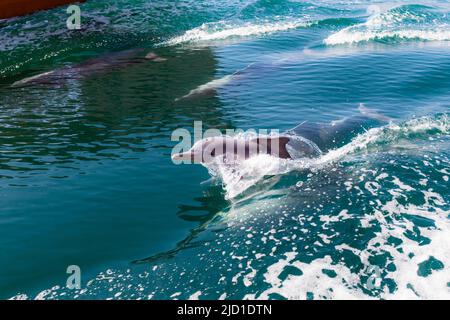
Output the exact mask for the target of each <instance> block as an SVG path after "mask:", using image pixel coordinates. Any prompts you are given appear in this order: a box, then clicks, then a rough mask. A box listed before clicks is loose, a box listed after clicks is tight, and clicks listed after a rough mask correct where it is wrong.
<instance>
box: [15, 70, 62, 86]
mask: <svg viewBox="0 0 450 320" xmlns="http://www.w3.org/2000/svg"><path fill="white" fill-rule="evenodd" d="M54 72H55V71H54V70H52V71H47V72H43V73H40V74H37V75H34V76H31V77H27V78H24V79H22V80H19V81H16V82H14V83H13V84H12V85H11V87H20V86H23V85H25V84H27V83H30V82H32V81H35V80H38V79H41V78H43V77H46V76H48V75H51V74H53V73H54Z"/></svg>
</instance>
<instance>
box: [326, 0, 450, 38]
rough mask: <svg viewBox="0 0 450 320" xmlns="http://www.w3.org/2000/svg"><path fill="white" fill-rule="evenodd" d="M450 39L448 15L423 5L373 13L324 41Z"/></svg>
mask: <svg viewBox="0 0 450 320" xmlns="http://www.w3.org/2000/svg"><path fill="white" fill-rule="evenodd" d="M388 39H393V40H421V41H448V40H450V21H448V18H447V14H445V13H442V14H436V13H434V12H432V11H431V10H430V9H429V8H427V7H423V6H408V5H406V6H400V7H395V8H392V9H389V10H387V11H385V12H378V13H375V14H372V15H371V16H369V18H367V21H366V22H364V23H360V24H356V25H353V26H349V27H346V28H344V29H342V30H340V31H338V32H336V33H333V34H331V35H330V36H329V37H328V38H326V39H325V40H324V43H325V44H326V45H339V44H354V43H359V42H365V41H374V40H388Z"/></svg>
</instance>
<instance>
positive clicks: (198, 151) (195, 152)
mask: <svg viewBox="0 0 450 320" xmlns="http://www.w3.org/2000/svg"><path fill="white" fill-rule="evenodd" d="M230 139H231V141H232V138H228V137H223V136H216V137H210V138H205V139H202V140H199V141H197V142H196V143H195V144H194V145H193V146H192V148H191V149H189V150H188V151H186V152H181V153H174V154H172V160H181V161H186V162H191V163H203V164H208V163H211V162H213V161H214V159H215V158H216V157H218V156H221V155H224V154H225V151H226V150H225V148H226V142H227V141H228V140H230Z"/></svg>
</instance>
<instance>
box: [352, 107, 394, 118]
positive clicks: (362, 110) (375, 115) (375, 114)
mask: <svg viewBox="0 0 450 320" xmlns="http://www.w3.org/2000/svg"><path fill="white" fill-rule="evenodd" d="M358 110H359V112H360V113H361V114H362V115H364V116H366V117H367V118H370V119H375V120H379V121H382V122H391V121H392V118H390V117H388V116H385V115H383V114H381V113H379V112H377V111H375V110H373V109H369V108H367V107H366V106H365V105H364V103H360V104H359V107H358Z"/></svg>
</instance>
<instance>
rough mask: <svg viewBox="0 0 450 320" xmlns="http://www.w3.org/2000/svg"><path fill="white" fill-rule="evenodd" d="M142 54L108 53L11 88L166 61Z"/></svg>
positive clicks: (139, 50)
mask: <svg viewBox="0 0 450 320" xmlns="http://www.w3.org/2000/svg"><path fill="white" fill-rule="evenodd" d="M144 53H145V49H143V48H137V49H130V50H124V51H119V52H115V53H110V54H107V55H102V56H99V57H96V58H92V59H88V60H86V61H84V62H82V63H78V64H75V65H73V66H67V67H62V68H59V69H55V70H51V71H47V72H43V73H40V74H37V75H34V76H31V77H27V78H24V79H22V80H19V81H16V82H14V83H13V84H12V85H11V86H12V87H21V86H27V85H37V84H58V83H60V82H61V81H62V80H69V79H79V78H87V77H90V76H92V75H96V74H102V73H105V72H108V71H111V70H120V69H123V68H126V67H129V66H132V65H135V64H139V63H143V62H147V61H153V62H163V61H165V60H166V59H165V58H162V57H160V56H158V55H157V54H156V53H154V52H149V53H147V54H145V55H143V54H144Z"/></svg>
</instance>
